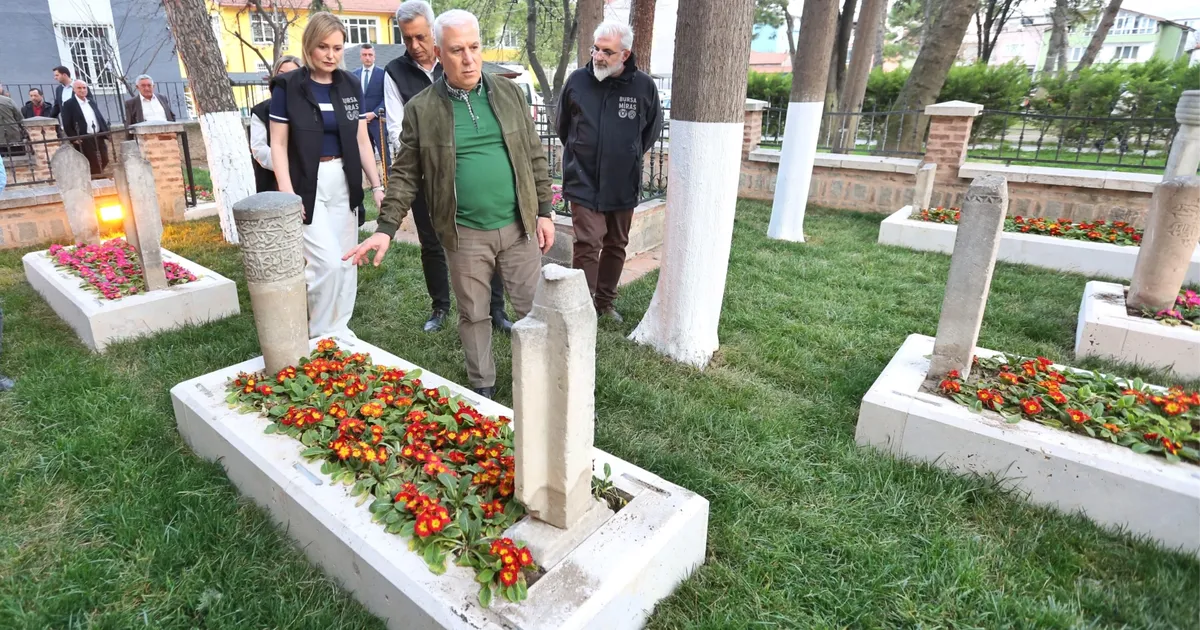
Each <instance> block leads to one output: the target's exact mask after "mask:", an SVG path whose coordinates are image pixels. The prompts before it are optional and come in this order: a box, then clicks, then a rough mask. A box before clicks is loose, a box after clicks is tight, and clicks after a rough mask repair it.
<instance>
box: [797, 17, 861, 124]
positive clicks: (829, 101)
mask: <svg viewBox="0 0 1200 630" xmlns="http://www.w3.org/2000/svg"><path fill="white" fill-rule="evenodd" d="M857 4H858V0H844V2H843V4H842V12H841V14H840V16H839V17H838V21H837V26H836V33H837V38H836V40H834V41H833V42H831V44H832V45H833V55H831V56H830V58H829V79H828V81H827V83H826V84H825V110H826V111H830V112H832V111H842V107H841V94H842V86H843V85H844V84H845V80H846V51H847V49H849V48H850V34H851V33H852V32H853V31H854V8H855V6H856V5H857ZM805 6H807V3H806V4H805ZM801 18H803V16H801ZM800 28H801V29H803V28H804V20H803V19H801V21H800ZM805 63H808V62H807V61H805Z"/></svg>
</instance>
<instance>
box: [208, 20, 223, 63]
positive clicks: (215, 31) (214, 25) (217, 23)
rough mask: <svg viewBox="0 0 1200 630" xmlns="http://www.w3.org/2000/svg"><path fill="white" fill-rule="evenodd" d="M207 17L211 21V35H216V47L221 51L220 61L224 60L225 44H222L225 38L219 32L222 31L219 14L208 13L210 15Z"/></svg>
mask: <svg viewBox="0 0 1200 630" xmlns="http://www.w3.org/2000/svg"><path fill="white" fill-rule="evenodd" d="M208 19H209V21H210V22H212V30H213V35H216V36H217V48H218V49H220V51H221V61H226V59H225V45H224V40H225V38H224V36H223V35H222V34H221V31H222V28H221V16H219V15H210V16H208Z"/></svg>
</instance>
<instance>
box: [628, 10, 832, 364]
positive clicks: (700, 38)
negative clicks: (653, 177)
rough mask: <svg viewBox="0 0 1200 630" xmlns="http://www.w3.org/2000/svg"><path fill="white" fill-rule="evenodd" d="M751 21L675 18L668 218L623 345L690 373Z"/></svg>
mask: <svg viewBox="0 0 1200 630" xmlns="http://www.w3.org/2000/svg"><path fill="white" fill-rule="evenodd" d="M685 5H686V8H685ZM753 16H754V0H688V1H687V2H686V3H683V2H681V3H680V7H679V12H678V22H677V27H676V28H677V32H679V33H685V34H687V36H686V37H676V38H675V63H674V68H673V72H672V92H673V94H674V107H673V108H672V110H671V163H670V166H669V168H670V171H671V172H670V179H671V186H670V187H669V188H668V189H667V205H668V206H669V207H670V208H671V209H672V210H671V212H670V213H669V214H668V215H667V224H666V237H665V241H664V242H665V243H666V245H665V247H664V251H663V259H662V269H661V271H660V272H659V275H658V286H657V288H656V289H655V290H654V298H653V299H651V300H650V307H649V308H648V309H647V310H646V315H645V317H643V318H642V321H641V322H640V323H639V324H638V326H637V328H636V329H634V331H633V334H632V335H630V338H631V339H633V340H634V341H635V342H637V343H641V344H645V345H648V346H650V347H652V348H654V349H655V350H657V351H658V352H660V353H662V354H665V355H667V356H668V357H671V358H672V359H675V360H676V361H680V362H683V363H686V364H688V365H692V366H695V367H697V368H700V369H703V368H704V367H705V366H706V365H708V362H709V360H710V359H711V358H712V355H713V353H714V352H715V351H716V350H717V347H718V345H719V340H718V338H717V324H718V323H719V322H720V319H721V302H722V300H723V299H724V296H725V276H726V272H727V271H728V270H729V251H730V246H731V244H732V240H733V217H734V206H735V205H736V203H737V192H738V179H739V168H738V164H739V163H740V161H741V147H742V133H743V130H744V129H745V123H744V120H745V108H746V105H745V104H746V71H747V69H748V68H749V66H750V36H751V31H752V27H753V20H752V18H753ZM806 21H807V20H806ZM713 51H721V54H713ZM825 68H828V64H825ZM822 78H824V77H822ZM823 85H824V83H823V82H822V86H823ZM818 98H819V92H818Z"/></svg>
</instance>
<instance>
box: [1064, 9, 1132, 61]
mask: <svg viewBox="0 0 1200 630" xmlns="http://www.w3.org/2000/svg"><path fill="white" fill-rule="evenodd" d="M1120 12H1121V0H1110V1H1109V3H1108V6H1106V7H1104V13H1103V14H1101V16H1100V23H1099V24H1097V25H1096V32H1095V33H1092V40H1091V41H1089V42H1088V45H1087V49H1085V50H1084V51H1083V56H1082V57H1080V58H1079V65H1077V66H1075V72H1079V71H1080V70H1083V69H1084V68H1086V67H1088V66H1090V65H1092V64H1093V63H1095V61H1096V55H1098V54H1100V48H1101V46H1103V45H1104V39H1105V38H1106V37H1108V30H1109V29H1110V28H1112V25H1113V22H1115V21H1116V20H1117V13H1120Z"/></svg>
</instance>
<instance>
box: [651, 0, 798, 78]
mask: <svg viewBox="0 0 1200 630" xmlns="http://www.w3.org/2000/svg"><path fill="white" fill-rule="evenodd" d="M634 1H635V2H636V1H638V0H634ZM754 23H755V24H761V25H763V26H770V27H772V28H779V27H780V26H783V27H785V28H786V29H787V41H788V56H789V57H791V58H792V60H793V63H792V65H793V66H794V65H795V57H796V37H795V36H794V35H793V32H794V31H795V30H796V26H795V24H794V23H793V19H792V14H791V12H789V11H788V0H756V2H755V6H754Z"/></svg>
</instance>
